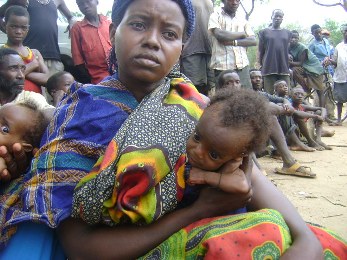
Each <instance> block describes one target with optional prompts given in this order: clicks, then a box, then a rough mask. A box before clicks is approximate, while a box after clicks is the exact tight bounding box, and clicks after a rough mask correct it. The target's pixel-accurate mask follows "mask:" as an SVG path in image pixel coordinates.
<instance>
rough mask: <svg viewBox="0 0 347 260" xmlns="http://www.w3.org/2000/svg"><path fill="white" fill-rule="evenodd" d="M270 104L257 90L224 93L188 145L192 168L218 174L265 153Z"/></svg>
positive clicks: (214, 100) (212, 101)
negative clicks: (253, 154)
mask: <svg viewBox="0 0 347 260" xmlns="http://www.w3.org/2000/svg"><path fill="white" fill-rule="evenodd" d="M269 118H270V114H269V110H268V102H267V101H266V99H265V98H264V97H263V96H262V95H259V94H258V93H256V92H255V91H253V90H248V89H228V88H225V89H221V90H218V91H217V92H216V94H215V96H214V97H212V99H211V104H210V106H209V107H207V108H206V109H205V111H204V113H203V114H202V116H201V118H200V120H199V122H198V124H197V126H196V129H195V131H194V133H193V134H192V135H191V136H190V137H189V139H188V142H187V156H188V160H189V162H190V163H191V164H192V166H195V167H197V168H201V169H204V170H209V171H216V170H218V169H219V168H220V167H221V166H222V165H224V164H225V163H226V162H228V161H230V160H237V161H238V160H242V158H243V157H245V156H247V155H248V154H249V153H250V152H253V151H259V150H261V149H262V148H263V147H264V146H265V144H266V141H267V140H268V137H269V129H270V122H269Z"/></svg>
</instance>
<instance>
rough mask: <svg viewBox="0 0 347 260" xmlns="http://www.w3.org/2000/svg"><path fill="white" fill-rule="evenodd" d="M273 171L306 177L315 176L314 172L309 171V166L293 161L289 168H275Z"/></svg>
mask: <svg viewBox="0 0 347 260" xmlns="http://www.w3.org/2000/svg"><path fill="white" fill-rule="evenodd" d="M275 173H277V174H282V175H292V176H298V177H306V178H316V174H315V173H313V172H312V171H311V168H310V167H307V166H302V165H300V164H299V163H297V162H296V163H294V164H293V165H292V166H290V167H289V168H284V167H282V168H275Z"/></svg>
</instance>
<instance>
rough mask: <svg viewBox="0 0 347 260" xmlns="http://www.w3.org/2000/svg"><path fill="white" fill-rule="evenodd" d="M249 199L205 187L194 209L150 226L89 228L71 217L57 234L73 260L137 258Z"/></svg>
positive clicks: (170, 214) (163, 218)
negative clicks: (202, 220) (183, 231)
mask: <svg viewBox="0 0 347 260" xmlns="http://www.w3.org/2000/svg"><path fill="white" fill-rule="evenodd" d="M250 196H251V194H247V195H232V196H231V195H230V194H227V193H225V192H222V191H220V190H219V189H215V188H208V187H206V188H204V189H202V190H201V192H200V195H199V198H198V199H197V201H195V202H194V204H192V205H191V206H189V207H186V208H183V209H180V210H176V211H174V212H172V213H169V214H167V215H165V216H163V217H162V218H160V219H159V220H157V221H156V222H154V223H152V224H149V225H147V226H141V227H139V226H118V227H114V228H111V227H107V226H88V225H87V224H85V223H84V222H82V221H81V220H78V219H72V218H70V219H67V220H65V221H64V222H62V223H61V224H60V226H59V227H58V235H59V239H60V241H61V243H62V245H63V248H64V251H65V253H66V254H67V256H68V258H71V259H135V258H137V257H140V256H142V255H144V254H146V253H147V252H149V251H150V250H151V249H153V248H155V247H156V246H158V245H159V244H160V243H162V242H163V241H165V240H166V239H167V238H168V237H170V236H171V235H172V234H174V233H175V232H177V231H179V230H180V229H181V228H183V227H185V226H187V225H189V224H191V223H193V222H195V221H197V220H200V219H204V218H208V217H213V216H220V215H223V214H226V213H227V212H230V211H232V210H235V209H238V208H241V207H244V206H245V204H246V203H247V201H249V198H250Z"/></svg>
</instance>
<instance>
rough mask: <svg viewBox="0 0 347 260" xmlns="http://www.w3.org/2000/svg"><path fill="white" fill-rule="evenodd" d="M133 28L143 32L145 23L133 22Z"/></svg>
mask: <svg viewBox="0 0 347 260" xmlns="http://www.w3.org/2000/svg"><path fill="white" fill-rule="evenodd" d="M131 26H132V27H133V28H134V29H136V30H139V31H140V30H143V29H144V28H145V26H144V24H143V23H139V22H133V23H131Z"/></svg>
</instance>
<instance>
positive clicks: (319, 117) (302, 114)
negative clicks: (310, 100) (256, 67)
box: [291, 87, 332, 151]
mask: <svg viewBox="0 0 347 260" xmlns="http://www.w3.org/2000/svg"><path fill="white" fill-rule="evenodd" d="M304 97H305V91H304V89H303V88H302V87H295V88H293V89H292V94H291V98H292V104H293V107H294V108H295V110H296V111H295V112H294V114H293V117H294V120H295V122H296V124H297V125H298V127H299V130H300V132H301V134H302V135H303V136H304V137H305V138H306V140H307V142H308V146H310V147H313V148H315V149H316V150H318V151H323V150H331V149H332V148H331V147H330V146H328V145H326V144H325V143H323V142H322V140H321V135H322V124H323V122H324V119H325V117H326V109H325V108H322V107H314V106H311V105H307V104H304V103H303V102H304ZM308 118H313V119H314V124H315V130H316V140H314V139H313V138H312V136H311V135H310V133H309V130H308V127H307V124H306V121H307V119H308Z"/></svg>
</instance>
